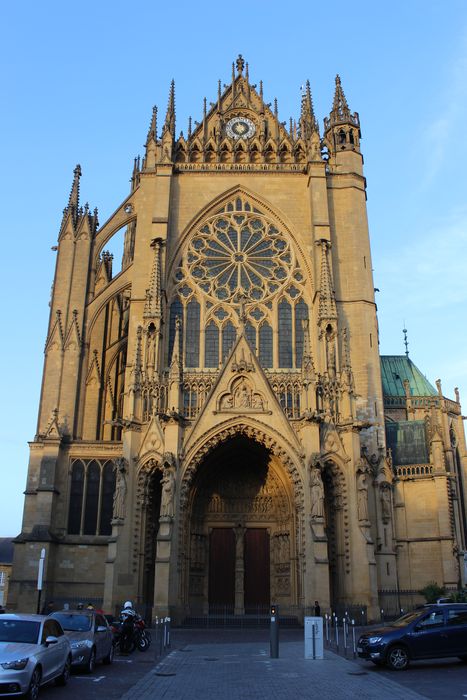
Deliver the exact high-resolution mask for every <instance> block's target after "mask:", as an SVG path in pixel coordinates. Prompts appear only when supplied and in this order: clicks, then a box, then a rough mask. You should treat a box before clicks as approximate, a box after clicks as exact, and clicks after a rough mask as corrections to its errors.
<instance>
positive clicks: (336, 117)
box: [330, 75, 350, 123]
mask: <svg viewBox="0 0 467 700" xmlns="http://www.w3.org/2000/svg"><path fill="white" fill-rule="evenodd" d="M330 116H331V123H332V122H334V123H339V122H347V121H349V120H350V109H349V105H348V104H347V99H346V97H345V94H344V90H343V89H342V83H341V79H340V76H339V75H336V89H335V91H334V101H333V103H332V110H331V115H330Z"/></svg>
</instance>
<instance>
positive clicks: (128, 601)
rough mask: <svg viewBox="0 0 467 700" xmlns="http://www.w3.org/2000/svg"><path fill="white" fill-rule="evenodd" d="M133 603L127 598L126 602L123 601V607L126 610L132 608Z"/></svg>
mask: <svg viewBox="0 0 467 700" xmlns="http://www.w3.org/2000/svg"><path fill="white" fill-rule="evenodd" d="M132 607H133V605H132V604H131V600H127V601H126V603H123V609H124V610H125V609H126V608H132Z"/></svg>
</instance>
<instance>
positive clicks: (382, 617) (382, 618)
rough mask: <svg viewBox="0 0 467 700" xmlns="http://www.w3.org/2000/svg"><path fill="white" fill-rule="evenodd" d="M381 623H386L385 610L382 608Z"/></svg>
mask: <svg viewBox="0 0 467 700" xmlns="http://www.w3.org/2000/svg"><path fill="white" fill-rule="evenodd" d="M381 622H384V610H383V608H381Z"/></svg>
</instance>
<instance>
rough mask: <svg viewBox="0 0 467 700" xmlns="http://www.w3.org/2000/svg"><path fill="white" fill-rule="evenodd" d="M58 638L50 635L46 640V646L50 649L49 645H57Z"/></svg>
mask: <svg viewBox="0 0 467 700" xmlns="http://www.w3.org/2000/svg"><path fill="white" fill-rule="evenodd" d="M57 642H58V638H57V637H54V636H53V635H49V636H48V637H47V638H46V640H45V646H46V647H48V646H49V644H57Z"/></svg>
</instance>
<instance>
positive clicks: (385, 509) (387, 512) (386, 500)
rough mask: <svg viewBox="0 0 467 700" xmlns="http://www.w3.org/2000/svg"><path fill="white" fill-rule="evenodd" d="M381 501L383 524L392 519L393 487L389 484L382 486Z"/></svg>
mask: <svg viewBox="0 0 467 700" xmlns="http://www.w3.org/2000/svg"><path fill="white" fill-rule="evenodd" d="M379 497H380V500H381V517H382V518H383V522H385V523H386V522H388V520H390V518H391V487H390V485H389V484H388V483H384V484H381V488H380V496H379Z"/></svg>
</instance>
